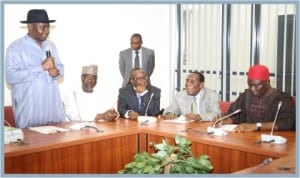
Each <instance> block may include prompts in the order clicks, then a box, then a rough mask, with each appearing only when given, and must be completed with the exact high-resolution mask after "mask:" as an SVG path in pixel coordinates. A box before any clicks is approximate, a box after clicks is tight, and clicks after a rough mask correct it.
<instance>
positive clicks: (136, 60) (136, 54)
mask: <svg viewBox="0 0 300 178" xmlns="http://www.w3.org/2000/svg"><path fill="white" fill-rule="evenodd" d="M139 67H140V59H139V52H138V51H135V59H134V68H139Z"/></svg>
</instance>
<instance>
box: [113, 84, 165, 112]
mask: <svg viewBox="0 0 300 178" xmlns="http://www.w3.org/2000/svg"><path fill="white" fill-rule="evenodd" d="M152 93H153V94H154V95H153V97H152V99H151V101H150V104H149V107H148V114H147V115H148V116H156V115H158V114H159V112H160V93H161V90H160V89H159V88H157V87H155V86H151V85H150V86H148V92H147V93H146V94H145V95H143V96H142V97H141V99H142V101H141V109H140V110H139V109H138V98H137V96H136V93H135V91H134V89H133V85H132V84H128V85H127V86H125V87H123V88H121V89H119V97H118V111H119V113H120V115H121V116H122V117H124V115H125V113H126V112H127V111H128V110H133V111H135V112H137V113H139V115H141V116H144V115H145V111H146V107H147V105H148V103H149V100H150V97H151V94H152Z"/></svg>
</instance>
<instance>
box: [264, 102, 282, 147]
mask: <svg viewBox="0 0 300 178" xmlns="http://www.w3.org/2000/svg"><path fill="white" fill-rule="evenodd" d="M281 105H282V101H279V103H278V105H277V111H276V115H275V119H274V121H273V125H272V130H271V132H270V134H269V135H268V134H261V141H263V142H268V143H275V144H284V143H286V141H287V139H286V138H284V137H282V136H276V135H273V130H274V127H275V123H276V121H277V117H278V113H279V110H280V108H281Z"/></svg>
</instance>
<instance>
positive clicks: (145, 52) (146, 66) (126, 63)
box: [119, 47, 155, 87]
mask: <svg viewBox="0 0 300 178" xmlns="http://www.w3.org/2000/svg"><path fill="white" fill-rule="evenodd" d="M154 66H155V55H154V50H152V49H149V48H145V47H142V67H141V68H142V69H143V70H144V71H145V72H146V74H147V76H148V78H149V79H150V76H151V74H152V73H153V69H154ZM119 70H120V73H121V75H122V77H123V83H122V87H124V86H126V85H127V83H128V82H129V78H130V72H131V70H132V49H131V48H128V49H126V50H124V51H121V52H120V54H119ZM149 81H150V80H149Z"/></svg>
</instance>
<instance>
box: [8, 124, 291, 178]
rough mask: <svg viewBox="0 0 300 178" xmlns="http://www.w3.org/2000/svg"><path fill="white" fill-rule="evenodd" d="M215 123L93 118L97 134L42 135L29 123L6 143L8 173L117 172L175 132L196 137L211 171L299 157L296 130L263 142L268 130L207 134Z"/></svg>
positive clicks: (195, 144) (194, 145)
mask: <svg viewBox="0 0 300 178" xmlns="http://www.w3.org/2000/svg"><path fill="white" fill-rule="evenodd" d="M72 124H74V122H65V123H61V124H56V125H54V126H56V127H60V128H65V129H69V128H70V126H71V125H72ZM211 124H212V123H211V122H195V123H185V124H175V123H166V122H164V121H163V120H162V119H161V118H158V121H157V122H156V123H150V124H147V125H140V124H139V123H138V122H137V121H136V120H128V119H122V118H120V119H118V120H117V121H114V122H90V123H89V125H90V126H93V127H97V128H98V129H99V130H101V131H103V132H98V133H97V132H96V130H95V129H93V128H82V129H80V130H69V131H66V132H58V133H55V134H41V133H39V132H36V131H32V130H30V129H28V128H26V129H22V130H23V133H24V141H23V143H18V144H5V146H4V161H5V163H4V169H5V172H4V173H5V174H11V173H17V174H28V173H41V174H44V173H51V174H117V173H118V171H119V170H121V169H123V168H124V166H125V165H126V164H127V163H129V162H131V161H133V159H134V155H135V153H137V152H143V151H147V152H149V153H152V152H154V151H155V150H154V148H153V147H152V146H151V144H150V143H151V142H154V143H160V142H161V141H162V140H163V139H167V140H168V142H169V143H170V144H174V136H175V135H179V136H181V137H186V138H188V139H189V140H190V141H191V142H192V146H191V148H192V153H193V154H194V155H195V156H197V157H198V156H200V155H203V154H206V155H208V156H209V157H210V161H211V163H212V165H213V167H214V169H213V171H212V173H213V174H219V173H222V174H228V173H239V171H241V172H240V173H241V174H244V173H252V172H251V171H248V172H247V171H245V172H242V171H243V170H247V169H249V168H251V167H253V166H257V165H260V164H261V163H262V162H263V161H264V160H265V159H267V158H270V157H271V158H272V159H273V160H275V161H276V160H280V159H286V158H291V157H295V156H296V132H293V131H274V133H273V134H274V135H280V136H283V137H285V138H287V140H288V141H287V143H285V144H273V143H264V142H260V135H261V134H262V133H266V134H268V133H269V131H268V132H263V131H261V132H249V133H235V132H227V133H228V134H227V135H223V136H218V135H213V134H210V133H207V127H208V126H211ZM294 164H295V160H294ZM289 166H290V165H289ZM294 166H295V165H294ZM290 173H291V174H293V173H295V172H293V171H292V172H290Z"/></svg>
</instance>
